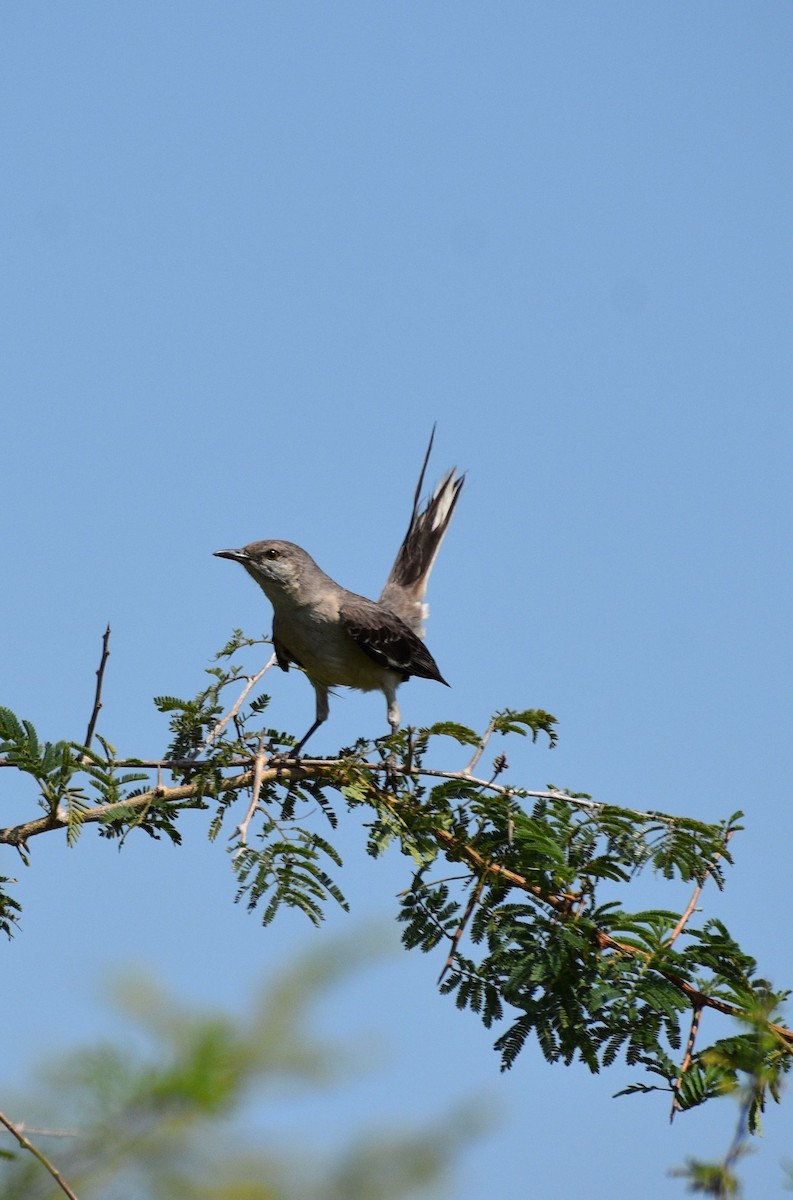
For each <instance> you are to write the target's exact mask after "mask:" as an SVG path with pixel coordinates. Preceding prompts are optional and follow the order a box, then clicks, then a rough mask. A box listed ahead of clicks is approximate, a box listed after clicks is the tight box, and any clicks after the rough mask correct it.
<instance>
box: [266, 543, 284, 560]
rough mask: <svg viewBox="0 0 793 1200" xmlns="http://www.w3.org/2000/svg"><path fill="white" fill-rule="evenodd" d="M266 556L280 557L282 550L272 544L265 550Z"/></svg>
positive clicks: (271, 557) (270, 557)
mask: <svg viewBox="0 0 793 1200" xmlns="http://www.w3.org/2000/svg"><path fill="white" fill-rule="evenodd" d="M264 557H265V558H269V559H273V558H280V557H281V554H280V551H278V550H274V549H273V548H272V546H271V547H270V549H269V550H265V552H264Z"/></svg>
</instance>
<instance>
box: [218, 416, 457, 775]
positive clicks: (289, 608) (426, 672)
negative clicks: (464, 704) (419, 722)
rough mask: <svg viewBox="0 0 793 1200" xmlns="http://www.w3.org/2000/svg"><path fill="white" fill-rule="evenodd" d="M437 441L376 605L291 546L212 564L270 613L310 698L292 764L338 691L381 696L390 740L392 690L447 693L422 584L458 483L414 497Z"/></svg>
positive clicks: (229, 555) (283, 651)
mask: <svg viewBox="0 0 793 1200" xmlns="http://www.w3.org/2000/svg"><path fill="white" fill-rule="evenodd" d="M434 437H435V428H434V427H433V430H432V433H431V435H430V440H429V445H428V446H427V451H426V453H425V456H424V462H423V464H422V468H421V473H420V475H419V480H418V484H417V486H416V491H415V495H414V497H413V510H412V512H411V516H410V523H409V525H408V529H407V533H406V534H405V537H404V538H403V540H402V544H401V545H400V547H399V550H398V552H397V556H396V559H395V561H394V565H393V567H392V568H391V572H390V574H389V576H388V579H387V581H386V584H385V587H384V588H383V590H382V592H381V593H380V597H379V599H378V600H377V601H375V600H368V599H367V598H366V597H365V596H360V595H358V594H357V593H356V592H351V591H348V590H347V588H344V587H342V586H341V584H338V583H336V582H335V580H333V579H331V577H330V576H329V575H327V574H326V573H325V572H324V571H323V570H322V569H321V567H319V566H318V565H317V563H316V562H315V561H314V559H313V558H312V557H311V555H310V554H308V553H307V551H305V550H304V549H303V548H302V547H301V546H297V545H295V543H294V542H288V541H282V540H279V539H268V540H264V541H258V542H250V543H248V545H246V546H242V547H241V548H240V549H236V550H216V551H215V552H214V554H215V557H217V558H226V559H230V560H231V561H232V562H238V563H240V564H241V565H242V566H243V567H244V568H245V570H246V571H247V572H248V574H249V575H250V576H251V578H252V579H254V580H255V582H256V583H257V584H258V585H259V587H260V588H261V589H262V591H263V592H264V594H265V596H266V597H267V599H268V600H269V601H270V603H271V605H272V607H273V648H274V651H275V657H276V661H277V663H278V666H279V667H280V668H281V670H283V671H288V670H289V667H290V665H292V664H294V665H295V666H298V667H301V668H302V670H303V671H304V672H305V674H306V675H307V677H308V679H309V681H310V682H311V684H312V686H313V688H314V693H315V697H316V713H315V720H314V723H313V724H312V725H311V726H310V728H309V729H308V731H307V732H306V734H305V735H304V736H303V737H302V738H301V739H300V741H299V742H298V744H297V746H296V747H295V749H294V751H293V753H294V755H295V757H297V756H298V755H299V754H300V752H301V751H302V749H303V747H304V746H305V744H306V742H307V741H308V740H309V738H310V737H311V736H312V734H314V733H315V732H316V730H317V729H318V728H319V727H320V725H322V724H323V723H324V722H325V721H326V720H327V718H328V713H329V703H328V694H329V692H330V690H331V688H334V687H337V686H340V687H348V688H352V689H354V690H358V691H363V692H370V691H381V692H382V693H383V695H384V697H385V700H386V705H387V717H388V723H389V726H390V728H391V732H392V733H396V731H397V730H398V729H399V725H400V721H401V714H400V711H399V705H398V703H397V696H396V693H397V688H398V687H399V686H400V684H402V683H405V682H406V680H408V679H409V678H410V677H411V676H416V677H418V678H422V679H432V680H435V681H436V682H438V683H442V684H444V685H445V686H446V687H448V686H449V684H448V683H447V681H446V680H445V679H444V678H443V676H442V674H441V672H440V669H439V667H438V664H437V663H436V662H435V659H434V658H433V656H432V654H431V653H430V651H429V650H428V649H427V647H426V645H425V644H424V641H423V637H424V621H425V619H426V617H427V615H428V612H429V609H428V606H427V605H426V604H425V602H424V597H425V595H426V591H427V582H428V580H429V575H430V572H431V570H432V567H433V564H434V562H435V559H436V557H437V554H438V550H439V549H440V545H441V542H442V541H443V538H444V536H445V534H446V531H447V529H448V528H449V523H450V521H451V519H452V515H453V513H454V510H455V507H456V505H457V501H458V499H459V496H460V491H461V489H462V486H463V482H464V480H465V475H464V473H463V474H458V473H457V468H456V467H452V468H451V470H449V471H447V472H446V474H445V475H444V476H443V478H442V479H441V481H440V483H439V484H438V485H437V487H436V488H435V490H434V492H433V493H432V496H431V497H430V498H429V500H427V502H426V503H425V504H424V506H423V507H422V506H421V489H422V486H423V483H424V475H425V472H426V469H427V464H428V462H429V458H430V453H431V451H432V444H433V440H434Z"/></svg>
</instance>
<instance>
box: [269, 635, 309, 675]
mask: <svg viewBox="0 0 793 1200" xmlns="http://www.w3.org/2000/svg"><path fill="white" fill-rule="evenodd" d="M273 650H274V651H275V661H276V662H277V663H278V666H279V667H280V668H281V670H282V671H288V670H289V664H290V663H294V664H295V666H296V667H302V666H303V664H302V663H301V662H298V660H297V659H296V658H295V656H294V654H293V653H292V651H291V650H289V649H287V647H286V646H285V645H284V643H283V642H282V641H279V638H278V635H277V634H276V632H275V626H273Z"/></svg>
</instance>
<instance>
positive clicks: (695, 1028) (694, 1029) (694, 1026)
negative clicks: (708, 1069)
mask: <svg viewBox="0 0 793 1200" xmlns="http://www.w3.org/2000/svg"><path fill="white" fill-rule="evenodd" d="M701 1018H702V1005H701V1004H695V1005H694V1011H693V1013H692V1014H691V1029H690V1030H689V1033H688V1041H687V1042H686V1052H685V1054H684V1055H683V1061H682V1063H681V1064H680V1074H679V1075H678V1077H677V1079H676V1080H675V1083H674V1087H673V1088H672V1092H673V1098H672V1109H671V1111H670V1113H669V1120H670V1122H671V1121H674V1119H675V1113H676V1112H679V1111H680V1089H681V1087H682V1086H683V1076H684V1075H685V1073H686V1071H687V1070H688V1068H689V1067H690V1066H691V1060H692V1058H693V1057H694V1043H695V1042H696V1040H697V1033H698V1032H699V1022H700V1020H701Z"/></svg>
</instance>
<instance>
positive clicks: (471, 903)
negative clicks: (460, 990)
mask: <svg viewBox="0 0 793 1200" xmlns="http://www.w3.org/2000/svg"><path fill="white" fill-rule="evenodd" d="M484 886H485V877H484V875H480V876H479V879H478V880H477V882H476V887H475V888H474V890H473V891H472V892H471V895H470V896H469V897H468V903H467V904H466V906H465V912H464V913H463V915H462V917H461V919H460V924H459V925H458V926H457V928H456V929H455V931H454V934H453V935H452V944H451V946H450V947H449V955H448V957H447V959H446V962H445V963H444V964H443V970H442V971H441V973H440V975H439V976H438V986H439V987H440V985H441V984H442V983H443V978H444V976H445V974H446V972H447V971H448V970H449V967H450V966H451V965H452V963H453V962H454V956H455V954H456V953H457V947H458V946H459V945H460V939H461V937H462V936H463V934H464V932H465V927H466V925H467V924H468V922H469V921H470V919H471V914H472V913H473V911H474V909H475V908H476V906H477V904H478V903H479V897H480V896H481V895H482V889H483V888H484Z"/></svg>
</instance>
